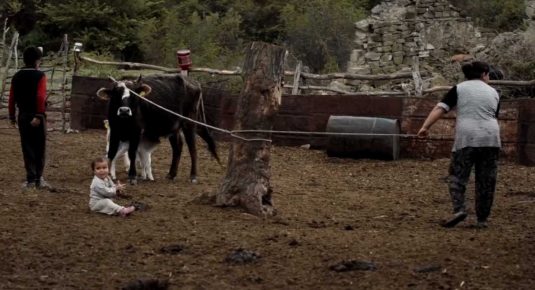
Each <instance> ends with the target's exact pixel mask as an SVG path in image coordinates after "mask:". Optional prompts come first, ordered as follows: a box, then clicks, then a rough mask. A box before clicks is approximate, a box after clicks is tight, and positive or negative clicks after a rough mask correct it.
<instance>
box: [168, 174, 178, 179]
mask: <svg viewBox="0 0 535 290" xmlns="http://www.w3.org/2000/svg"><path fill="white" fill-rule="evenodd" d="M175 177H176V175H175V176H172V175H171V174H167V176H166V178H167V179H169V180H175Z"/></svg>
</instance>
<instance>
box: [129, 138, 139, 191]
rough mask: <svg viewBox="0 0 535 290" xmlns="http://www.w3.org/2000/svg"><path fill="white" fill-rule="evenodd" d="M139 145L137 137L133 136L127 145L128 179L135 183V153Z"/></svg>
mask: <svg viewBox="0 0 535 290" xmlns="http://www.w3.org/2000/svg"><path fill="white" fill-rule="evenodd" d="M138 146H139V138H133V139H131V140H130V144H129V147H128V158H130V169H129V170H128V180H129V181H130V184H132V185H135V184H136V183H137V172H136V154H137V148H138Z"/></svg>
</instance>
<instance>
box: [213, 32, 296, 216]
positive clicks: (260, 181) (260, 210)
mask: <svg viewBox="0 0 535 290" xmlns="http://www.w3.org/2000/svg"><path fill="white" fill-rule="evenodd" d="M285 57H286V50H285V49H284V48H282V47H280V46H275V45H270V44H267V43H261V42H253V43H252V45H251V46H250V47H249V48H248V50H247V52H246V55H245V65H244V75H245V86H244V89H243V92H242V94H241V96H240V98H239V100H238V110H237V112H236V114H235V124H234V128H235V130H243V129H253V130H271V129H272V128H273V122H274V117H275V115H276V114H277V112H278V110H279V106H280V104H281V96H282V78H283V76H284V61H285ZM254 135H259V136H256V138H268V139H269V138H270V136H271V134H268V133H261V134H252V136H251V135H247V136H246V137H250V138H255V136H254ZM270 149H271V143H270V142H269V141H262V140H256V141H244V140H235V141H234V142H233V143H232V147H231V150H230V153H229V161H228V166H227V173H226V176H225V179H224V181H223V183H222V184H221V186H220V188H219V190H218V193H217V194H216V204H217V205H220V206H240V207H242V208H244V209H245V210H246V211H247V212H249V213H252V214H254V215H257V216H269V215H272V214H273V213H274V208H273V200H272V192H273V189H272V187H271V183H270V179H271V168H270V164H269V161H270Z"/></svg>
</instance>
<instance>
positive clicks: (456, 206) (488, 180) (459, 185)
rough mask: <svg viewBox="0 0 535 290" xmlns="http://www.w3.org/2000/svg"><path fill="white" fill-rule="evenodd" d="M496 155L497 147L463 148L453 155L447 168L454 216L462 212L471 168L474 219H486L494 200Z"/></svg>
mask: <svg viewBox="0 0 535 290" xmlns="http://www.w3.org/2000/svg"><path fill="white" fill-rule="evenodd" d="M499 154H500V149H499V148H497V147H466V148H463V149H461V150H457V151H455V152H453V154H452V157H451V163H450V168H449V171H450V172H449V173H450V177H449V179H450V180H449V181H450V182H449V190H450V196H451V200H452V203H453V211H454V213H457V212H461V211H466V208H465V191H466V185H467V183H468V180H469V178H470V172H471V171H472V167H474V166H475V174H476V180H475V189H476V196H475V200H476V205H475V208H476V215H477V220H478V221H480V222H484V221H486V220H487V218H488V216H489V215H490V210H491V208H492V202H493V201H494V191H495V189H496V178H497V176H498V157H499Z"/></svg>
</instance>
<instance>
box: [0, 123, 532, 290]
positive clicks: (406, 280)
mask: <svg viewBox="0 0 535 290" xmlns="http://www.w3.org/2000/svg"><path fill="white" fill-rule="evenodd" d="M104 138H105V132H104V131H86V132H83V133H80V134H61V133H57V132H51V133H50V134H49V141H48V149H49V150H48V154H47V156H48V163H47V167H46V177H47V179H48V180H49V182H50V183H52V184H53V185H54V186H55V187H56V188H57V192H48V191H38V190H31V191H23V190H21V184H22V182H23V181H24V170H23V163H22V158H21V152H20V145H19V137H18V132H17V131H15V130H14V129H8V128H0V156H1V157H0V158H1V164H2V166H1V167H0V182H1V183H0V184H1V189H0V212H1V213H0V259H1V260H2V263H1V264H0V288H1V289H118V288H121V287H123V286H126V285H128V284H129V283H130V282H132V281H135V280H137V279H159V280H162V281H163V280H167V281H168V282H169V284H170V289H534V288H535V189H534V185H535V184H534V183H535V181H533V180H534V178H535V168H533V167H531V168H530V167H523V166H519V165H516V164H511V163H501V164H500V169H499V181H498V188H497V193H496V199H495V206H494V208H493V212H492V216H491V219H490V223H489V224H490V227H489V228H488V229H476V228H473V227H472V226H471V225H473V223H474V217H473V216H474V215H473V210H471V211H470V213H471V215H470V216H469V219H468V220H467V221H465V222H463V223H462V224H460V225H459V226H458V227H456V228H453V229H444V228H441V227H440V226H438V222H439V221H440V220H441V219H442V218H444V217H446V216H447V215H448V214H449V213H450V201H449V196H448V194H447V187H446V184H445V182H444V179H443V177H444V176H445V175H446V169H447V165H448V160H446V159H441V160H432V161H430V160H399V161H394V162H384V161H374V160H350V159H337V158H328V157H327V156H326V154H325V153H324V152H321V151H311V150H306V149H301V148H288V147H276V146H275V147H273V149H272V184H273V187H274V202H275V207H276V208H277V210H278V216H276V217H274V218H269V219H259V218H256V217H254V216H251V215H248V214H245V213H243V212H241V211H239V210H237V209H229V208H226V209H224V208H218V207H213V206H211V205H208V204H204V203H202V202H199V201H198V200H196V198H197V197H199V196H201V195H202V194H204V193H212V192H214V191H215V190H216V189H217V188H218V185H219V184H220V182H221V180H222V178H223V176H224V173H225V169H224V168H222V167H220V166H219V165H218V164H217V163H216V162H215V161H213V160H211V159H210V158H209V155H208V154H207V151H206V150H204V146H203V147H200V164H199V168H200V172H199V183H198V184H191V183H189V181H188V178H187V177H188V172H189V156H183V159H182V164H181V165H182V166H181V168H180V172H179V176H178V179H177V180H176V181H168V180H166V179H165V178H164V176H165V174H166V173H167V169H168V165H169V157H168V156H169V151H170V149H169V145H168V144H167V143H166V142H164V143H163V144H162V145H161V146H160V147H159V148H158V149H157V150H156V152H155V154H154V156H153V163H154V174H155V177H156V179H157V180H156V181H155V182H141V183H140V184H139V185H137V186H129V187H128V193H129V194H130V195H132V196H133V198H132V200H136V201H141V202H144V203H146V204H148V205H149V206H150V208H149V209H148V210H146V211H143V212H136V213H134V214H133V215H132V216H130V217H128V218H120V217H110V216H105V215H100V214H95V213H90V212H89V210H88V198H89V184H90V182H91V178H92V172H91V170H90V165H89V163H90V160H91V159H92V158H94V157H97V156H101V155H103V152H104V148H105V140H104ZM199 145H201V144H199ZM219 145H220V148H219V153H220V155H221V157H222V158H223V160H224V161H225V160H226V158H227V155H228V149H229V144H226V143H222V144H219ZM223 164H226V162H223ZM121 168H122V166H121ZM119 178H120V179H122V180H123V181H124V180H125V178H126V173H125V172H124V171H120V173H119ZM471 184H473V181H471ZM468 197H469V198H468V205H469V207H470V208H471V209H473V202H474V201H473V185H471V186H470V187H469V188H468ZM132 200H124V199H123V200H118V203H121V204H127V203H129V202H131V201H132ZM238 249H244V250H247V251H253V252H254V253H255V254H256V255H253V258H254V257H256V258H257V259H256V260H255V261H253V262H251V263H237V262H234V263H231V262H229V261H228V260H227V257H228V256H229V255H230V254H231V253H233V251H236V250H238ZM344 261H345V262H349V261H360V262H361V263H360V264H359V263H357V262H355V263H354V264H356V265H361V266H362V265H364V266H365V267H363V268H367V269H360V270H359V269H356V270H354V271H341V272H339V271H334V270H333V269H338V270H343V269H344V267H341V266H340V265H339V267H335V266H336V265H338V264H340V263H342V262H344ZM333 267H334V268H333Z"/></svg>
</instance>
